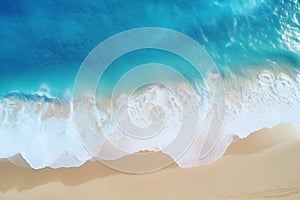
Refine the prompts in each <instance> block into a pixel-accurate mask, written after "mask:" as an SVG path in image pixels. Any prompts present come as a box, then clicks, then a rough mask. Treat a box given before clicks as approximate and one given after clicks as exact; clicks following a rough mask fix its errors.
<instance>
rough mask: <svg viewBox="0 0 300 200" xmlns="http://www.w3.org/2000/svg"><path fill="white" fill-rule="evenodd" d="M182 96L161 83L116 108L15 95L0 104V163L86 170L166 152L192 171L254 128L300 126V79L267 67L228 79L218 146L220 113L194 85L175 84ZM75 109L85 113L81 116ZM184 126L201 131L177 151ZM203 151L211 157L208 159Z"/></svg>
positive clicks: (89, 100) (123, 96)
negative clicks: (210, 140)
mask: <svg viewBox="0 0 300 200" xmlns="http://www.w3.org/2000/svg"><path fill="white" fill-rule="evenodd" d="M175 91H176V92H175V93H172V92H170V91H169V90H168V89H167V88H165V87H163V86H162V85H159V84H153V85H149V86H145V88H144V89H143V90H141V91H139V94H138V95H136V96H132V95H131V96H130V95H127V94H121V95H120V96H119V98H118V99H117V101H116V102H114V108H112V107H111V106H102V107H100V108H99V107H95V105H96V102H94V100H93V98H91V97H89V96H87V98H85V99H76V100H74V99H72V98H59V97H54V96H51V95H49V94H47V93H45V92H44V93H41V92H36V93H32V94H25V93H20V92H13V93H8V94H6V95H5V96H2V97H1V99H0V159H1V158H8V159H9V158H11V157H13V156H15V155H21V156H22V157H23V158H24V159H25V160H26V162H27V163H28V164H29V165H30V166H31V167H32V168H34V169H40V168H44V167H52V168H60V167H75V166H80V165H82V164H83V163H84V162H86V161H87V160H90V159H93V158H95V157H97V158H99V159H106V160H114V159H118V158H121V157H124V156H126V155H130V154H133V153H135V152H139V151H145V150H148V151H162V152H164V153H166V154H168V155H169V156H171V157H172V158H173V159H174V161H175V162H176V163H177V164H178V165H179V166H181V167H192V166H198V165H201V164H206V163H211V162H213V161H215V160H216V159H218V158H220V157H221V156H222V155H223V154H224V152H225V150H226V149H227V147H228V146H229V145H230V144H231V143H232V142H233V141H234V140H235V139H236V138H244V137H247V136H248V135H249V134H250V133H251V132H253V131H256V130H259V129H261V128H265V127H273V126H275V125H277V124H279V123H282V122H293V123H300V109H299V108H300V74H296V75H295V76H293V77H292V76H291V75H288V74H287V73H283V72H280V71H269V70H263V71H260V72H259V73H258V72H251V76H247V77H241V76H236V77H235V78H231V79H230V81H229V79H228V80H226V81H225V97H226V98H225V113H223V114H224V116H223V117H224V123H223V128H222V129H221V133H220V136H219V137H218V140H216V143H215V144H214V146H213V148H212V147H208V146H205V144H204V142H205V141H206V139H205V137H207V135H205V133H207V129H209V128H211V127H209V124H210V120H211V115H212V113H213V112H214V110H215V109H218V108H217V107H214V105H211V104H209V98H208V97H206V96H205V95H203V96H201V95H199V94H198V95H197V94H195V93H193V92H192V90H191V87H190V86H189V85H185V84H182V83H180V84H176V90H175ZM132 99H133V101H132ZM149 106H150V107H149ZM94 108H96V109H94ZM183 108H184V109H183ZM112 109H115V110H116V111H117V113H118V114H117V115H118V116H117V117H116V116H113V115H112ZM195 109H200V111H199V112H198V114H199V116H197V121H201V122H202V123H198V124H197V121H196V122H194V121H193V119H194V118H193V116H191V113H192V111H195ZM74 112H77V113H78V112H79V115H78V114H77V118H76V115H75V117H74ZM217 119H219V118H217ZM220 121H222V120H221V118H220ZM120 124H121V127H122V128H120ZM134 125H135V126H134ZM80 126H82V127H83V128H84V130H83V129H81V128H82V127H80ZM132 127H139V128H140V129H138V128H135V129H134V128H132ZM147 127H148V129H147ZM181 129H184V130H185V131H186V132H189V130H191V129H195V133H196V134H195V135H194V137H193V141H192V142H190V145H189V147H188V148H186V149H184V151H182V152H180V154H178V152H175V151H173V150H172V148H168V145H169V144H170V143H171V142H173V141H174V140H176V137H177V135H176V134H174V133H178V132H180V130H181ZM82 130H83V131H82ZM141 130H142V131H141ZM153 130H155V131H154V133H152V132H153ZM187 130H188V131H187ZM80 131H81V133H79V132H80ZM151 131H152V132H151ZM135 132H136V133H143V134H145V135H143V139H136V138H135V137H134V136H136V135H134V134H135ZM100 133H101V134H100ZM124 133H126V134H124ZM127 133H128V134H131V135H128V134H127ZM156 133H157V134H156ZM85 134H86V135H85ZM85 136H86V138H85ZM88 136H95V137H94V138H95V140H93V139H89V138H88ZM183 136H184V135H183ZM181 137H182V136H181ZM87 144H88V147H87V146H86V145H87ZM177 145H180V142H179V143H178V142H177ZM205 148H209V149H205ZM91 149H92V150H91ZM203 149H204V151H206V152H209V154H207V155H205V156H202V157H201V156H200V154H199V152H200V151H201V150H203ZM179 155H180V156H179ZM11 160H12V162H14V163H16V164H18V161H16V160H13V159H11Z"/></svg>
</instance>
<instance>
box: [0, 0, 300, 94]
mask: <svg viewBox="0 0 300 200" xmlns="http://www.w3.org/2000/svg"><path fill="white" fill-rule="evenodd" d="M299 7H300V6H299V2H298V1H278V0H275V1H271V0H269V1H256V0H253V1H238V0H231V1H190V2H185V1H164V2H158V1H138V2H135V1H126V2H123V1H101V2H98V1H91V0H90V1H76V2H73V1H63V2H59V1H47V0H46V1H42V2H36V1H26V2H24V1H18V0H14V1H11V0H3V1H1V3H0V30H1V31H0V38H1V43H0V47H1V48H0V63H1V66H0V76H1V80H0V90H1V94H2V95H5V94H6V93H8V92H11V91H20V92H33V91H37V90H38V89H39V88H40V86H41V85H42V84H45V85H47V86H48V87H49V88H51V92H52V93H53V94H54V95H55V94H63V93H64V92H65V90H66V89H72V84H73V81H74V78H75V75H76V72H77V70H78V69H79V67H80V64H81V62H82V61H83V60H84V58H85V57H86V56H87V55H88V53H89V52H90V51H91V50H92V49H93V48H94V47H95V46H96V45H97V44H98V43H100V42H101V41H103V40H105V39H107V38H108V37H110V36H112V35H113V34H117V33H119V32H121V31H125V30H128V29H132V28H137V27H145V26H157V27H165V28H171V29H174V30H177V31H179V32H182V33H184V34H187V35H188V36H190V37H192V38H193V39H195V40H196V41H198V42H199V43H200V44H201V45H202V46H203V47H204V48H205V50H206V51H207V52H208V53H209V54H210V56H211V57H212V59H213V60H214V61H215V62H216V64H217V67H218V68H219V69H220V71H221V73H222V74H223V76H225V77H226V75H228V74H231V73H232V72H237V73H241V72H242V71H243V69H244V68H245V67H246V66H252V67H255V66H256V67H258V66H260V65H261V64H264V65H265V66H266V65H267V66H268V65H269V67H271V65H274V63H278V64H279V65H280V66H282V67H284V66H286V65H287V63H288V64H289V65H290V66H291V67H292V68H295V69H296V68H297V69H299V66H300V56H299V52H300V47H299V46H300V45H299V42H300V41H299V38H300V25H299V21H300V14H299V13H300V12H299V9H300V8H299ZM272 63H273V64H272Z"/></svg>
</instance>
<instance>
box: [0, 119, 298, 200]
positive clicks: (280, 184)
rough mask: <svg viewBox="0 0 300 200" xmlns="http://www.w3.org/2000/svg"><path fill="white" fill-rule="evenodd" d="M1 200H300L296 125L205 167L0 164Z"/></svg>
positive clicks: (241, 144) (237, 146)
mask: <svg viewBox="0 0 300 200" xmlns="http://www.w3.org/2000/svg"><path fill="white" fill-rule="evenodd" d="M297 138H298V139H297ZM0 199H1V200H2V199H5V200H7V199H8V200H9V199H45V200H48V199H49V200H50V199H51V200H52V199H73V200H76V199H97V200H98V199H300V125H294V124H282V125H279V126H277V127H274V128H272V129H263V130H260V131H258V132H255V133H253V134H252V135H250V136H249V137H248V138H246V139H242V140H239V141H237V142H235V143H233V144H232V145H231V146H230V147H229V149H228V150H227V152H226V154H225V155H224V156H223V157H222V158H221V159H219V160H217V161H216V162H214V163H212V164H209V165H203V166H199V167H195V168H188V169H181V168H179V167H177V166H176V165H175V164H173V165H172V166H170V167H168V168H166V169H163V170H161V171H158V172H155V173H149V174H142V175H134V174H124V173H121V172H117V171H114V170H112V169H109V168H107V167H105V166H103V165H101V164H100V163H99V162H92V161H90V162H87V163H86V164H85V165H83V166H81V167H79V168H67V169H50V168H46V169H42V170H32V169H28V168H22V167H17V166H14V165H13V164H11V163H8V162H0Z"/></svg>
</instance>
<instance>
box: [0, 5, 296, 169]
mask: <svg viewBox="0 0 300 200" xmlns="http://www.w3.org/2000/svg"><path fill="white" fill-rule="evenodd" d="M143 28H146V29H147V28H157V29H158V32H155V34H149V35H147V34H146V36H147V38H145V37H143V38H142V39H143V41H144V40H145V41H147V42H148V43H149V44H152V43H153V44H155V45H154V46H159V45H161V44H165V43H166V41H169V42H170V41H171V42H174V41H173V40H172V38H173V36H172V34H173V33H176V34H177V36H178V38H179V40H180V41H183V40H184V38H185V36H186V39H187V40H189V39H188V38H190V39H191V40H193V41H195V42H196V43H197V44H198V45H199V48H200V47H201V48H200V50H199V51H200V52H202V53H200V54H199V55H200V56H199V58H195V59H196V60H197V59H200V60H201V59H202V61H201V62H199V65H203V66H206V64H207V63H209V64H207V65H209V66H210V67H212V68H213V69H212V71H209V72H208V73H201V72H199V71H198V70H197V68H195V66H193V63H191V62H189V60H188V59H186V58H183V57H182V55H178V54H174V52H168V51H166V50H163V49H154V48H141V49H135V50H132V51H130V52H127V53H126V54H123V55H119V58H118V59H116V60H114V61H113V62H112V63H110V65H109V66H108V67H107V69H105V70H104V72H103V76H102V77H101V80H100V78H99V76H98V75H99V74H97V73H95V72H96V71H97V70H95V71H92V72H91V73H92V74H93V73H94V74H95V76H97V77H95V79H97V78H98V79H99V80H97V85H95V88H93V87H94V86H93V87H92V89H91V88H90V87H89V86H90V84H92V81H93V80H94V79H93V78H91V76H92V75H91V76H88V73H87V74H85V75H86V77H83V78H82V79H81V78H80V77H79V75H80V70H82V69H83V67H84V66H86V65H87V64H89V63H92V61H94V60H93V59H95V58H94V57H93V58H92V56H93V55H94V54H93V52H96V51H97V48H98V46H99V44H100V45H101V44H103V41H107V40H108V39H110V38H112V37H113V36H115V35H117V34H120V33H123V32H124V31H125V32H126V31H128V30H143ZM147 30H148V29H147ZM169 30H170V31H171V32H172V33H171V32H170V33H169ZM156 33H157V34H156ZM181 34H182V35H184V38H183V40H181ZM179 35H180V37H179ZM177 36H176V37H177ZM117 37H118V35H117ZM174 37H175V36H174ZM0 38H1V39H0V40H1V42H0V63H1V64H0V77H1V79H0V158H11V157H13V156H15V155H18V154H20V155H22V157H23V158H24V159H25V160H26V161H27V163H28V164H29V165H30V166H31V167H32V168H36V169H39V168H44V167H47V166H50V167H53V168H59V167H71V166H80V165H82V164H83V163H84V162H86V161H87V160H90V159H92V158H96V159H98V160H100V161H102V160H115V159H119V158H121V157H124V156H127V155H130V154H133V153H136V152H139V151H153V152H159V151H162V152H164V153H166V154H168V155H169V156H170V157H171V158H172V159H173V160H174V161H175V162H176V163H177V164H179V165H180V166H181V167H191V166H197V165H201V164H206V163H210V162H213V161H215V160H216V159H218V158H220V157H221V156H222V155H223V154H224V152H225V150H226V149H227V147H228V146H229V145H230V143H232V142H233V141H234V140H236V139H237V138H243V137H247V136H248V135H249V134H250V133H251V132H253V131H255V130H258V129H261V128H264V127H272V126H274V125H277V124H279V123H282V122H296V123H299V122H300V4H299V2H298V0H281V1H279V0H260V1H259V0H251V1H241V0H229V1H221V0H220V1H217V0H214V1H208V0H207V1H206V0H205V1H179V0H176V1H169V0H167V1H162V2H161V1H157V0H151V1H135V0H132V1H117V0H112V1H95V0H87V1H75V2H74V1H68V0H65V1H62V2H61V1H56V0H45V1H40V2H36V1H31V0H30V1H21V0H2V1H1V2H0ZM179 40H178V41H177V42H178V43H177V42H176V41H175V42H174V43H172V47H174V46H175V47H176V49H180V48H185V49H184V50H183V51H182V52H183V53H185V54H186V55H190V57H191V59H193V52H194V50H193V48H194V46H193V45H190V43H181V42H180V41H179ZM138 41H140V38H136V42H137V43H138ZM134 43H135V41H132V45H133V46H134ZM148 43H147V44H148ZM193 44H194V43H193ZM123 45H124V46H126V45H127V44H123V43H115V46H117V48H118V49H122V48H123ZM130 45H131V44H128V46H129V47H130ZM150 46H151V45H150ZM126 47H127V46H126ZM197 47H198V46H197ZM124 48H125V47H124ZM108 50H109V48H108ZM116 52H117V50H116ZM178 52H179V51H178ZM180 52H181V51H180ZM100 53H101V52H100ZM113 53H114V52H105V53H103V54H102V55H104V54H105V55H106V54H107V57H109V56H111V54H113ZM95 55H96V53H95ZM195 55H196V54H195ZM96 56H97V55H96ZM196 56H197V55H196ZM100 57H101V56H100ZM97 59H98V58H97ZM105 59H106V58H105ZM107 59H108V58H107ZM91 60H92V61H91ZM96 61H97V63H96V64H99V65H101V63H100V62H99V60H96ZM100 61H101V62H102V61H103V60H100ZM104 61H106V60H104ZM104 61H103V62H104ZM147 63H152V64H151V65H149V66H148V65H143V64H147ZM92 65H93V63H92ZM136 66H141V67H144V68H138V67H136ZM92 67H93V66H92ZM160 68H161V69H160ZM205 69H206V68H205ZM97 72H98V71H97ZM125 75H128V77H129V78H128V77H127V78H126V77H125ZM79 81H81V82H80V84H79V83H78V82H79ZM218 81H219V82H222V84H221V85H220V88H221V90H222V91H219V89H220V88H214V86H216V85H217V84H216V83H217V82H218ZM90 82H91V83H90ZM219 82H218V83H219ZM78 84H79V86H78ZM116 86H118V87H119V88H121V89H119V90H118V89H116ZM76 88H77V89H78V88H79V89H78V90H77V89H76ZM95 97H97V98H95ZM189 133H190V134H189ZM141 135H142V136H141ZM203 149H204V150H203ZM201 152H202V153H203V152H204V153H203V154H202V153H201ZM151 159H152V158H151ZM12 162H15V164H17V165H21V164H20V163H21V162H19V161H15V160H13V161H12ZM168 163H169V161H168V162H164V163H160V165H159V166H155V167H154V168H155V169H157V168H159V167H160V166H161V167H163V166H165V165H166V164H168ZM111 167H113V168H114V166H111ZM115 168H117V169H120V167H115ZM126 169H127V168H126ZM120 170H122V169H120ZM145 170H146V171H151V170H153V169H152V168H151V169H150V168H149V169H148V168H147V169H142V171H145ZM126 171H130V170H128V169H127V170H126Z"/></svg>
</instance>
